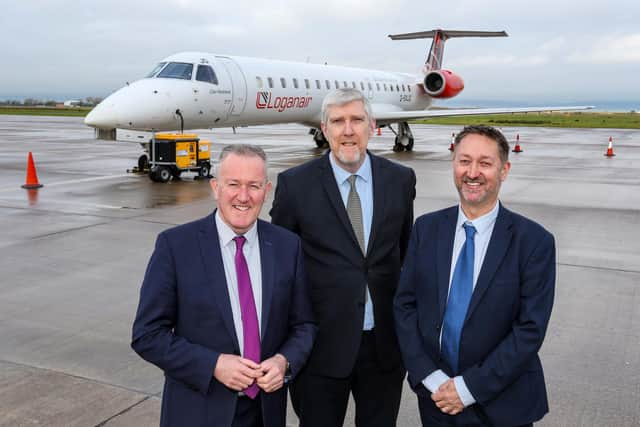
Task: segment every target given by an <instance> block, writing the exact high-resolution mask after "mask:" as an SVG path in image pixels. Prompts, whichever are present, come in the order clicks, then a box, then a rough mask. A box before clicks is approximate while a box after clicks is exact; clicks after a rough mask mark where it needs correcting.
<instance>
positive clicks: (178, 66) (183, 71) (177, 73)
mask: <svg viewBox="0 0 640 427" xmlns="http://www.w3.org/2000/svg"><path fill="white" fill-rule="evenodd" d="M192 73H193V64H188V63H186V62H169V64H167V66H166V67H164V69H163V70H162V71H161V72H160V74H158V77H163V78H167V79H183V80H191V75H192Z"/></svg>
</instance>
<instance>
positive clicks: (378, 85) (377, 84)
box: [376, 83, 380, 92]
mask: <svg viewBox="0 0 640 427" xmlns="http://www.w3.org/2000/svg"><path fill="white" fill-rule="evenodd" d="M376 88H378V92H380V83H376Z"/></svg>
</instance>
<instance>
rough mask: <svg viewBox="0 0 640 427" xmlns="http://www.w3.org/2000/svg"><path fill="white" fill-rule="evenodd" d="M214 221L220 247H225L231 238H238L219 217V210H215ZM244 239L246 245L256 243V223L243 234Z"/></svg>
mask: <svg viewBox="0 0 640 427" xmlns="http://www.w3.org/2000/svg"><path fill="white" fill-rule="evenodd" d="M215 219H216V228H217V229H218V238H219V239H220V243H222V246H227V245H228V244H230V243H231V242H232V241H233V238H234V237H236V236H238V235H237V234H236V232H235V231H233V230H232V229H231V227H229V226H228V225H227V223H226V222H224V220H223V219H222V217H221V216H220V210H218V209H216V214H215ZM243 236H244V238H245V239H247V244H248V245H253V244H254V243H255V242H257V241H258V221H256V222H254V223H253V225H252V226H251V228H249V230H247V232H246V233H244V234H243Z"/></svg>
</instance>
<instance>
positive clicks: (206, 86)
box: [85, 30, 589, 151]
mask: <svg viewBox="0 0 640 427" xmlns="http://www.w3.org/2000/svg"><path fill="white" fill-rule="evenodd" d="M506 36H507V33H506V32H504V31H499V32H489V31H450V30H432V31H423V32H417V33H407V34H395V35H390V36H389V37H390V38H391V39H393V40H409V39H421V38H433V42H432V43H431V48H430V50H429V54H428V56H427V59H426V62H425V65H424V67H423V68H422V73H421V74H419V75H414V74H407V73H397V72H388V71H376V70H368V69H361V68H349V67H339V66H331V65H320V64H309V63H299V62H285V61H275V60H270V59H259V58H246V57H239V56H224V55H216V54H212V53H200V52H183V53H178V54H175V55H172V56H169V57H168V58H165V59H163V60H162V61H161V62H160V63H159V64H158V65H157V66H156V67H155V68H154V69H153V70H152V71H151V72H150V73H149V74H148V75H147V76H146V77H145V78H143V79H141V80H138V81H135V82H133V83H131V84H127V85H126V86H125V87H123V88H122V89H119V90H118V91H116V92H114V93H113V94H111V95H110V96H108V97H107V98H106V99H105V100H104V101H102V102H101V103H100V104H99V105H98V106H96V108H94V109H93V110H92V111H91V112H90V113H89V114H88V115H87V117H86V118H85V123H86V124H87V125H89V126H92V127H94V128H96V130H97V132H96V134H97V137H98V138H102V139H115V130H116V128H120V129H132V130H142V131H152V132H155V131H170V130H177V129H180V130H181V131H183V130H184V129H204V128H219V127H236V126H251V125H265V124H276V123H301V124H304V125H306V126H309V127H310V128H311V132H310V133H311V134H313V138H314V141H315V143H316V144H317V146H318V147H324V146H326V145H327V141H326V139H325V137H324V135H323V134H322V131H321V130H320V120H321V117H320V108H321V105H322V99H323V97H324V96H325V94H326V93H327V92H329V91H330V90H333V89H336V88H344V87H349V88H356V89H359V90H361V91H362V92H363V93H364V94H365V95H366V96H367V97H368V98H369V100H370V102H371V104H372V109H373V115H374V116H375V119H376V122H377V124H378V126H389V127H390V128H391V129H392V130H393V128H392V127H391V124H395V123H397V127H396V129H397V131H396V130H393V131H394V133H395V134H396V138H395V144H394V147H393V149H394V151H404V150H406V151H411V150H412V149H413V144H414V138H413V134H412V133H411V129H410V128H409V125H408V123H407V122H408V120H412V119H420V118H428V117H435V116H459V115H479V114H496V113H511V112H536V111H551V110H582V109H586V108H589V107H582V106H576V107H533V108H490V109H488V108H485V109H449V110H428V108H429V107H430V106H431V104H432V101H433V99H446V98H452V97H454V96H456V95H458V94H459V93H460V92H461V91H462V90H463V89H464V83H463V80H462V78H461V77H460V76H458V75H457V74H455V73H453V72H452V71H449V70H446V69H443V68H442V67H441V64H442V57H443V52H444V45H445V42H446V41H447V40H448V39H450V38H454V37H506Z"/></svg>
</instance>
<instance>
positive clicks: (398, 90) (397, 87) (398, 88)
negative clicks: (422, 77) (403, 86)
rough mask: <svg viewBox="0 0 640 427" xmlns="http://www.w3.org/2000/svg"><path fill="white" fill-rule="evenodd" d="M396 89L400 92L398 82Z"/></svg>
mask: <svg viewBox="0 0 640 427" xmlns="http://www.w3.org/2000/svg"><path fill="white" fill-rule="evenodd" d="M396 91H397V92H400V86H398V84H397V83H396Z"/></svg>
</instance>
